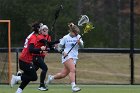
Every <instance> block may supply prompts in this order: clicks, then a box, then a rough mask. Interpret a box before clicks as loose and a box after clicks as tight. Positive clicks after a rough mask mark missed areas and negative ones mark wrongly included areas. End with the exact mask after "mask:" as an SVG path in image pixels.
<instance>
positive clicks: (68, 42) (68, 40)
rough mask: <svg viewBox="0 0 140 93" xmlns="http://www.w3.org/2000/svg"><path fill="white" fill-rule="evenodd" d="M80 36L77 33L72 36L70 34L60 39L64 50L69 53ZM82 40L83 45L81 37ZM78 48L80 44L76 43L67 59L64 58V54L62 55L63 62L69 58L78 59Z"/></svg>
mask: <svg viewBox="0 0 140 93" xmlns="http://www.w3.org/2000/svg"><path fill="white" fill-rule="evenodd" d="M80 37H81V36H80V35H77V36H76V37H71V36H70V34H67V35H65V36H64V37H63V38H62V39H61V40H60V44H61V45H64V52H65V53H68V52H69V50H70V49H71V48H72V47H73V46H74V44H75V43H76V42H77V40H79V38H80ZM80 42H81V44H82V45H83V41H82V39H80ZM78 48H79V45H78V44H76V45H75V46H74V48H73V49H72V50H71V51H70V53H69V54H68V56H67V57H66V58H65V59H64V56H63V55H62V63H63V62H65V61H66V60H67V59H69V58H73V59H78Z"/></svg>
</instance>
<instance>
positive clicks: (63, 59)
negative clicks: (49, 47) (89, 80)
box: [62, 56, 78, 64]
mask: <svg viewBox="0 0 140 93" xmlns="http://www.w3.org/2000/svg"><path fill="white" fill-rule="evenodd" d="M70 58H72V59H73V60H74V61H73V63H74V64H76V63H77V59H78V58H74V57H72V56H67V57H65V58H64V56H62V64H63V63H64V62H66V61H67V60H68V59H70Z"/></svg>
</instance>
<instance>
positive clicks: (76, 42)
mask: <svg viewBox="0 0 140 93" xmlns="http://www.w3.org/2000/svg"><path fill="white" fill-rule="evenodd" d="M81 38H82V37H80V38H79V40H80V39H81ZM77 43H78V42H76V43H75V44H74V45H73V46H72V47H71V49H70V50H69V51H68V53H67V55H66V56H64V59H65V58H66V57H67V56H68V54H69V53H70V52H71V50H72V49H73V48H74V47H75V46H76V45H77Z"/></svg>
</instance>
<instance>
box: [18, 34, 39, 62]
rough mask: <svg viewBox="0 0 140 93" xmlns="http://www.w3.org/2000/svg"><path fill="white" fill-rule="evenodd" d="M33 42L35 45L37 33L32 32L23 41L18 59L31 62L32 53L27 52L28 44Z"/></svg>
mask: <svg viewBox="0 0 140 93" xmlns="http://www.w3.org/2000/svg"><path fill="white" fill-rule="evenodd" d="M31 43H33V44H34V45H36V43H37V35H36V34H34V33H31V34H30V35H29V36H28V37H27V38H26V41H25V44H24V48H23V50H22V52H21V54H20V57H19V59H20V60H22V61H24V62H26V63H31V62H32V59H33V55H32V53H30V52H29V45H30V44H31Z"/></svg>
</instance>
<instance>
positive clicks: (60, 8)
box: [51, 5, 63, 31]
mask: <svg viewBox="0 0 140 93" xmlns="http://www.w3.org/2000/svg"><path fill="white" fill-rule="evenodd" d="M62 9H63V6H62V5H60V7H59V9H58V10H56V12H55V18H54V21H53V24H52V27H51V31H53V29H54V26H55V23H56V20H57V18H58V16H59V13H60V10H62Z"/></svg>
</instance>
